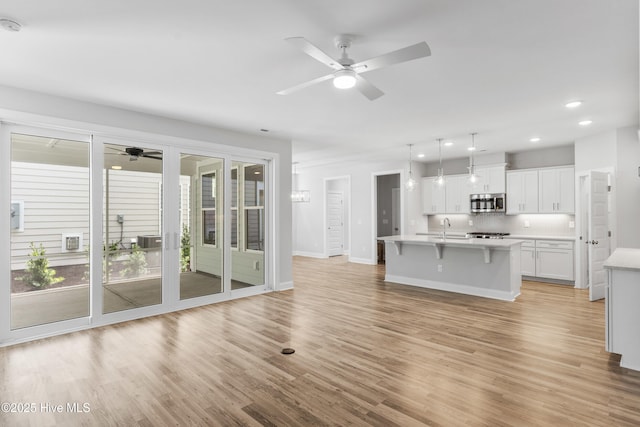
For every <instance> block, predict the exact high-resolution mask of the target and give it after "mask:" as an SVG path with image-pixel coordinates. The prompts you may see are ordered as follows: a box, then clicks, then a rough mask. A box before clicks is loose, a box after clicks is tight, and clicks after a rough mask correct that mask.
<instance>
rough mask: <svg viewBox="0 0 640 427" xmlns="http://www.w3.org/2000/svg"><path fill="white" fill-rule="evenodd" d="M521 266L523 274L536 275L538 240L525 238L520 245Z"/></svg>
mask: <svg viewBox="0 0 640 427" xmlns="http://www.w3.org/2000/svg"><path fill="white" fill-rule="evenodd" d="M520 268H521V272H522V275H523V276H535V275H536V241H535V240H525V241H523V242H522V245H521V246H520Z"/></svg>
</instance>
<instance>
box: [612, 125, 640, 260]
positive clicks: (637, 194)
mask: <svg viewBox="0 0 640 427" xmlns="http://www.w3.org/2000/svg"><path fill="white" fill-rule="evenodd" d="M637 132H638V128H637V126H632V127H627V128H623V129H618V130H617V132H616V136H617V150H616V155H617V167H616V181H615V183H616V187H617V191H616V200H617V206H616V222H617V225H618V236H617V239H616V240H617V244H618V247H621V248H640V222H639V221H640V176H638V168H639V167H640V143H639V142H638V133H637Z"/></svg>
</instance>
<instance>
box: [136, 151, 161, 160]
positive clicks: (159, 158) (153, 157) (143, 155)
mask: <svg viewBox="0 0 640 427" xmlns="http://www.w3.org/2000/svg"><path fill="white" fill-rule="evenodd" d="M140 157H146V158H148V159H156V160H162V157H158V156H150V155H148V154H147V153H144V154H142V155H140Z"/></svg>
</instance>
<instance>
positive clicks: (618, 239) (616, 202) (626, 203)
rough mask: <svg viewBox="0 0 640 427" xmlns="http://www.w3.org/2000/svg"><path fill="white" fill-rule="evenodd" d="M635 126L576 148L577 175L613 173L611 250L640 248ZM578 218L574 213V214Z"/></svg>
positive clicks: (585, 141) (639, 158)
mask: <svg viewBox="0 0 640 427" xmlns="http://www.w3.org/2000/svg"><path fill="white" fill-rule="evenodd" d="M637 131H638V128H637V126H629V127H626V128H621V129H616V130H611V131H607V132H603V133H600V134H597V135H593V136H590V137H588V138H583V139H579V140H577V141H576V144H575V159H576V165H575V166H576V174H577V175H580V174H581V173H586V172H588V171H589V170H602V171H608V170H613V171H614V172H613V181H612V193H613V194H612V205H613V206H612V209H613V212H612V213H613V215H612V218H611V219H612V221H611V222H612V223H611V224H610V228H611V230H612V242H611V243H612V247H613V248H615V247H629V248H640V226H638V218H640V177H638V167H639V166H640V143H639V142H638V134H637ZM576 214H577V212H576Z"/></svg>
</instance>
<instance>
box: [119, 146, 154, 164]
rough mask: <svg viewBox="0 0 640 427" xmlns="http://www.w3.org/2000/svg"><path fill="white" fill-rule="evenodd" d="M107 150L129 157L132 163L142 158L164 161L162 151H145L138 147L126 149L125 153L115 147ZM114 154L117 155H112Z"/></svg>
mask: <svg viewBox="0 0 640 427" xmlns="http://www.w3.org/2000/svg"><path fill="white" fill-rule="evenodd" d="M107 148H109V149H111V150H116V151H118V153H117V154H120V155H123V156H129V161H130V162H133V161H136V160H138V158H140V157H147V158H149V159H156V160H162V151H144V150H143V149H142V148H138V147H126V148H125V149H124V151H122V150H118V149H117V148H113V147H107ZM112 154H116V153H112Z"/></svg>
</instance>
